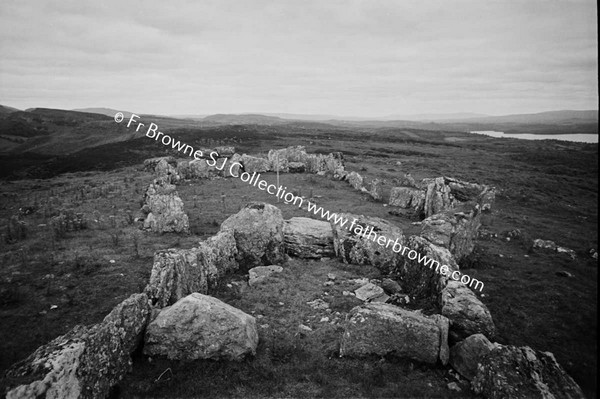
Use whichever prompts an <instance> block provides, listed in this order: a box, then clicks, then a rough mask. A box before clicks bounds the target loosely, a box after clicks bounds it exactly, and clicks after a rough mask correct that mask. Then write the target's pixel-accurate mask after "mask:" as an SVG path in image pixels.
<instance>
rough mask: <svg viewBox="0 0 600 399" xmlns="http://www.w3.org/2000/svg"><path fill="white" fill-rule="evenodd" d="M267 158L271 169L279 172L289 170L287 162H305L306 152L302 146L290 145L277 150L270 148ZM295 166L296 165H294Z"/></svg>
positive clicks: (303, 163)
mask: <svg viewBox="0 0 600 399" xmlns="http://www.w3.org/2000/svg"><path fill="white" fill-rule="evenodd" d="M267 159H268V160H269V162H270V163H271V170H272V171H276V170H279V171H280V172H284V173H285V172H289V164H290V163H292V162H294V163H300V164H302V165H305V164H306V160H307V159H308V154H307V153H306V150H305V148H304V147H303V146H300V145H299V146H295V147H294V146H292V147H287V148H282V149H279V150H270V151H269V154H268V155H267ZM295 167H296V168H297V166H295Z"/></svg>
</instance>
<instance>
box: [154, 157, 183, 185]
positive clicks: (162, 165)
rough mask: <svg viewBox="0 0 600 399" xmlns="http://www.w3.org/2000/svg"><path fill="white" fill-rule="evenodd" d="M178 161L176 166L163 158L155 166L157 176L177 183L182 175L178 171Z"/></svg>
mask: <svg viewBox="0 0 600 399" xmlns="http://www.w3.org/2000/svg"><path fill="white" fill-rule="evenodd" d="M176 167H177V163H175V166H173V165H171V164H170V163H168V162H167V161H166V160H165V159H161V160H160V161H159V162H158V163H157V164H156V167H155V168H154V172H155V173H156V176H157V177H158V178H160V179H163V180H165V181H167V182H168V183H171V184H175V183H177V182H178V181H179V180H180V179H181V177H180V176H179V174H178V173H177V169H176Z"/></svg>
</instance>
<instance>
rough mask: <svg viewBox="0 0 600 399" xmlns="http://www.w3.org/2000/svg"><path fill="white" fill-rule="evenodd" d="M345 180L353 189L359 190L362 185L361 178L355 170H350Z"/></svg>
mask: <svg viewBox="0 0 600 399" xmlns="http://www.w3.org/2000/svg"><path fill="white" fill-rule="evenodd" d="M346 180H347V181H348V183H350V185H351V186H352V187H353V188H354V189H355V190H360V189H361V188H362V187H363V178H362V176H361V175H359V174H358V173H357V172H354V171H352V172H350V173H348V175H346Z"/></svg>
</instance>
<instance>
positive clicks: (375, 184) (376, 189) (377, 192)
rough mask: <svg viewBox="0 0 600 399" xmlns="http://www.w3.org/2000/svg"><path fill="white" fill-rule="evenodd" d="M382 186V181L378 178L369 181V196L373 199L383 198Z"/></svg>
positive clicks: (379, 199)
mask: <svg viewBox="0 0 600 399" xmlns="http://www.w3.org/2000/svg"><path fill="white" fill-rule="evenodd" d="M382 191H383V187H382V181H381V180H379V179H373V180H372V181H371V189H370V190H369V194H371V198H373V199H374V200H375V201H381V199H382V198H383V192H382Z"/></svg>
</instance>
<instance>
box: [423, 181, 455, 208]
mask: <svg viewBox="0 0 600 399" xmlns="http://www.w3.org/2000/svg"><path fill="white" fill-rule="evenodd" d="M423 185H426V186H427V190H426V192H425V204H424V213H425V217H429V216H431V215H434V214H436V213H439V212H443V211H447V210H450V209H453V208H454V204H455V199H454V196H453V195H452V194H451V193H450V187H449V186H448V185H447V184H446V181H445V179H444V178H443V177H438V178H436V179H423Z"/></svg>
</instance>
